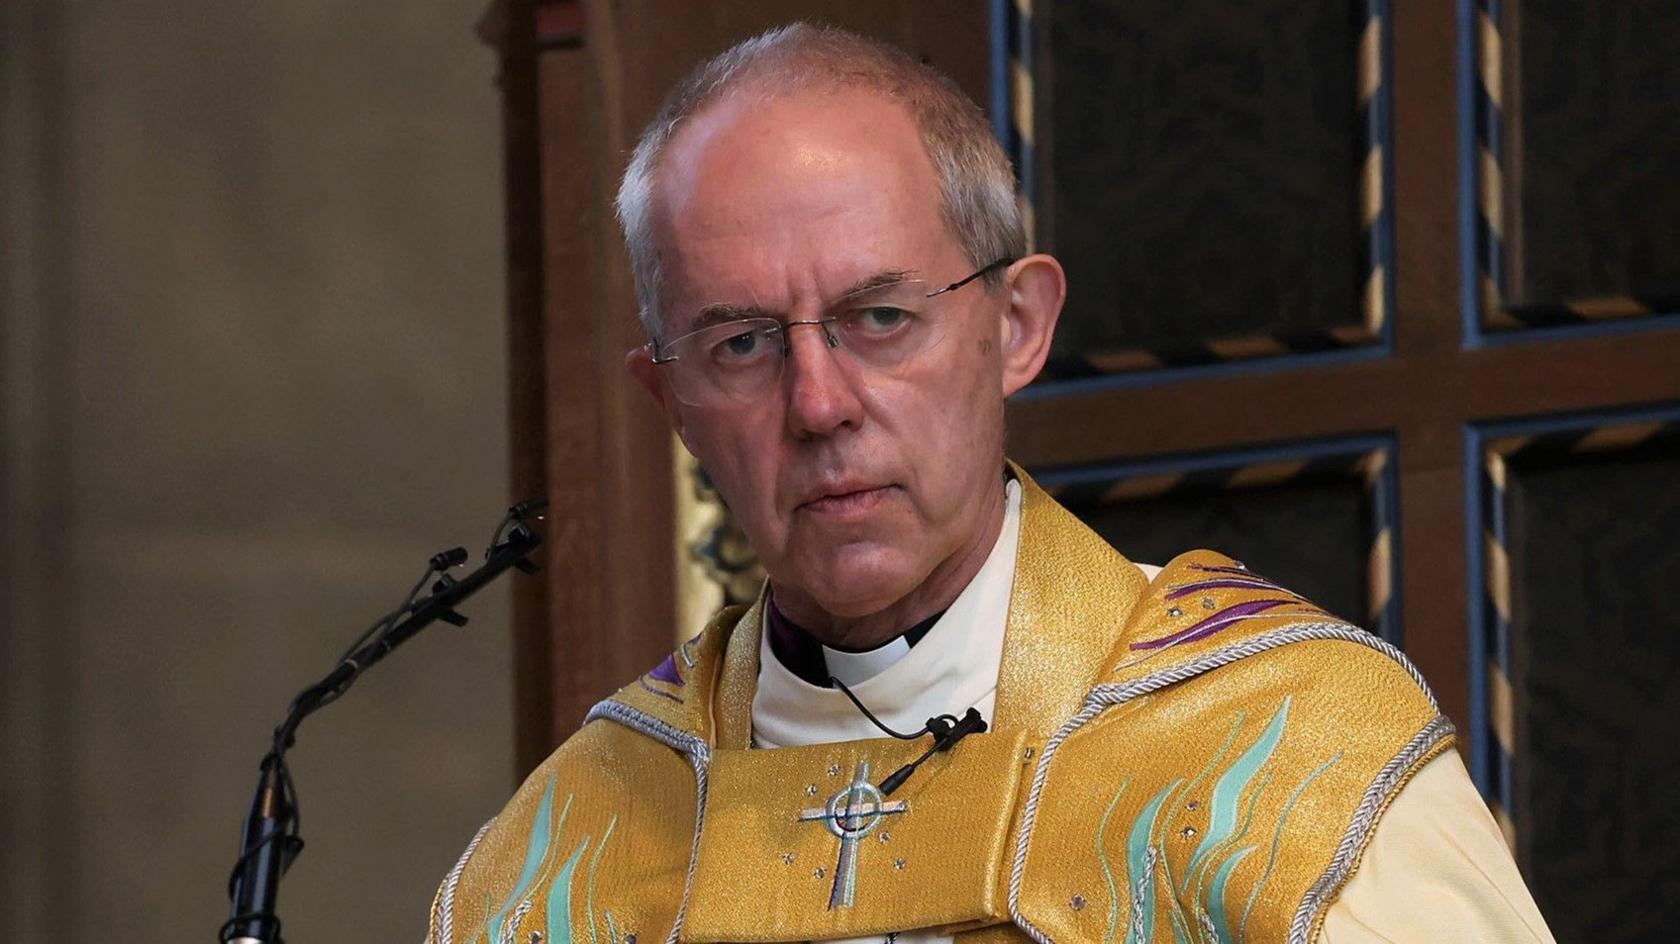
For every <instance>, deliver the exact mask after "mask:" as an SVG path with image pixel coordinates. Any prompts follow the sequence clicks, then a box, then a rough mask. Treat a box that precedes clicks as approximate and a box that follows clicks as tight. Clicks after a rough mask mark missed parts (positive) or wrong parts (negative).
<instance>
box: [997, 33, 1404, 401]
mask: <svg viewBox="0 0 1680 944" xmlns="http://www.w3.org/2000/svg"><path fill="white" fill-rule="evenodd" d="M1383 22H1384V21H1383V18H1382V16H1381V5H1379V4H1366V3H1298V2H1291V0H1266V2H1261V3H1249V4H1235V5H1233V4H1229V3H1222V2H1213V0H1197V2H1183V0H1141V2H1140V0H1101V2H1077V3H1075V2H1057V3H1053V4H1051V5H1049V6H1048V7H1047V8H1044V9H1043V10H1042V11H1041V12H1039V13H1038V14H1037V15H1036V19H1035V21H1031V22H1029V23H1028V24H1027V25H1026V27H1025V28H1027V29H1030V30H1032V31H1034V32H1036V33H1037V34H1038V36H1037V38H1036V40H1035V41H1034V42H1032V43H1031V45H1030V50H1031V52H1032V53H1033V54H1034V57H1033V63H1032V68H1031V75H1032V77H1033V78H1032V81H1033V83H1035V84H1036V85H1038V86H1043V88H1040V89H1039V90H1038V91H1037V92H1035V93H1034V94H1033V103H1034V106H1035V107H1037V108H1038V109H1039V111H1040V112H1041V113H1040V114H1037V116H1036V117H1035V118H1033V119H1031V124H1032V128H1031V129H1030V131H1029V133H1028V134H1026V135H1025V136H1024V138H1023V139H1022V140H1020V141H1017V142H1016V144H1017V150H1018V153H1020V154H1021V156H1023V157H1031V158H1032V160H1034V161H1036V162H1037V165H1038V167H1039V168H1040V169H1039V170H1036V171H1033V172H1032V180H1031V183H1032V184H1033V187H1032V191H1031V195H1032V196H1033V197H1035V198H1036V203H1037V206H1036V207H1035V216H1036V219H1037V229H1038V233H1039V236H1040V237H1041V243H1042V244H1043V245H1044V246H1045V248H1048V249H1049V250H1051V251H1053V252H1055V253H1056V254H1057V256H1058V257H1059V258H1060V259H1061V260H1062V262H1063V263H1064V264H1065V265H1066V267H1067V270H1068V276H1069V282H1070V285H1071V286H1072V288H1071V291H1070V294H1069V299H1068V307H1067V310H1066V312H1065V313H1064V314H1063V316H1062V323H1061V327H1060V329H1059V330H1058V333H1057V337H1056V347H1055V352H1054V354H1055V356H1054V357H1053V359H1052V363H1051V366H1050V372H1049V375H1048V376H1050V377H1068V376H1077V375H1080V374H1089V373H1094V372H1107V371H1115V370H1133V369H1145V368H1151V367H1160V366H1175V365H1182V364H1191V363H1204V362H1209V361H1219V360H1228V359H1233V358H1240V357H1252V356H1264V355H1275V354H1283V353H1290V352H1300V351H1312V350H1322V349H1329V348H1337V347H1345V346H1349V345H1356V344H1367V343H1372V342H1374V341H1375V340H1377V339H1378V338H1379V336H1380V335H1381V333H1382V330H1383V326H1384V324H1385V314H1386V309H1387V305H1386V287H1385V281H1386V280H1385V274H1384V265H1385V257H1386V255H1387V254H1388V243H1389V240H1388V236H1387V228H1388V221H1387V217H1386V216H1385V215H1384V205H1385V190H1386V172H1385V160H1386V155H1385V150H1384V147H1383V139H1384V136H1385V135H1386V129H1387V120H1386V110H1385V109H1386V97H1385V94H1384V92H1383V83H1384V80H1385V74H1386V73H1385V65H1384V64H1385V61H1386V60H1385V58H1384V49H1385V45H1384V35H1383ZM1029 147H1030V148H1031V149H1032V152H1031V154H1030V155H1029V154H1027V149H1028V148H1029Z"/></svg>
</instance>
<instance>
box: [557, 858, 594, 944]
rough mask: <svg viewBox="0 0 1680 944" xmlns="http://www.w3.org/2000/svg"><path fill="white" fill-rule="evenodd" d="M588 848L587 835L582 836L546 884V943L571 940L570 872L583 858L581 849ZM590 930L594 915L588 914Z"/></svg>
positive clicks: (568, 943)
mask: <svg viewBox="0 0 1680 944" xmlns="http://www.w3.org/2000/svg"><path fill="white" fill-rule="evenodd" d="M587 848H589V837H588V836H585V837H583V839H582V841H580V842H579V843H578V844H577V848H576V849H574V850H572V855H571V858H568V859H567V860H566V864H565V865H562V866H561V867H560V871H559V872H558V873H557V874H556V875H555V876H554V881H552V882H550V883H549V886H548V902H547V906H548V934H547V935H546V937H545V940H547V941H548V944H571V941H572V872H573V870H575V869H576V868H577V863H578V859H581V858H583V850H585V849H587ZM588 917H589V918H590V930H591V931H592V932H593V930H594V925H595V922H594V916H593V915H589V916H588Z"/></svg>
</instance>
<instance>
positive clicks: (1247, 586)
mask: <svg viewBox="0 0 1680 944" xmlns="http://www.w3.org/2000/svg"><path fill="white" fill-rule="evenodd" d="M1220 588H1235V589H1238V590H1271V591H1274V592H1276V593H1292V592H1293V591H1290V590H1285V589H1284V588H1282V587H1280V586H1278V585H1277V584H1275V583H1272V582H1271V581H1269V580H1256V579H1250V580H1238V579H1236V578H1234V577H1220V578H1218V579H1215V580H1198V581H1196V582H1195V583H1187V584H1183V585H1181V586H1179V587H1177V588H1175V589H1173V590H1171V591H1169V592H1168V593H1167V597H1166V598H1167V599H1169V600H1176V599H1178V598H1179V597H1187V596H1189V595H1191V594H1192V593H1200V592H1201V591H1203V590H1217V589H1220Z"/></svg>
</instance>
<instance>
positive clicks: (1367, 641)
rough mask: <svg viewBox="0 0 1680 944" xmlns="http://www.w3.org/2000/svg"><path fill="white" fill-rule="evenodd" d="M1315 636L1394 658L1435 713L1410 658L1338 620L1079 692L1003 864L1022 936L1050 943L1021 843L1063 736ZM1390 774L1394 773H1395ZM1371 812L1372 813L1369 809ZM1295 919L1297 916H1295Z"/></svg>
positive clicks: (1037, 771) (1042, 758)
mask: <svg viewBox="0 0 1680 944" xmlns="http://www.w3.org/2000/svg"><path fill="white" fill-rule="evenodd" d="M1315 639H1334V640H1340V641H1342V642H1351V643H1354V644H1355V645H1360V646H1365V647H1367V648H1370V649H1375V650H1377V651H1378V652H1381V653H1383V654H1384V655H1386V656H1388V657H1389V658H1391V659H1393V660H1394V661H1395V662H1398V663H1399V664H1400V667H1401V668H1403V669H1405V670H1406V674H1407V675H1408V676H1410V678H1411V680H1412V681H1413V682H1415V683H1416V684H1417V686H1418V688H1419V689H1421V690H1422V691H1423V694H1424V697H1426V698H1428V699H1429V704H1430V707H1432V708H1434V709H1435V711H1436V712H1437V713H1438V712H1440V710H1441V708H1440V705H1439V704H1437V703H1436V701H1435V693H1434V692H1432V691H1430V690H1429V683H1428V682H1425V681H1424V679H1423V675H1422V674H1421V673H1419V672H1418V670H1417V667H1416V666H1414V665H1412V663H1411V660H1409V659H1407V658H1406V656H1405V654H1404V653H1402V652H1401V651H1400V650H1398V649H1396V648H1394V647H1393V646H1391V645H1389V644H1388V643H1387V642H1384V641H1383V640H1381V639H1379V638H1377V637H1376V636H1374V635H1372V634H1371V633H1368V632H1366V631H1364V630H1362V629H1359V628H1357V627H1354V626H1350V625H1348V624H1347V623H1341V622H1322V623H1302V624H1298V625H1294V626H1286V627H1284V628H1282V629H1275V630H1272V631H1271V632H1267V633H1261V634H1260V635H1258V636H1255V637H1254V638H1252V639H1246V640H1244V641H1242V642H1239V643H1237V644H1235V645H1231V646H1226V647H1225V648H1223V649H1216V650H1214V651H1213V652H1209V653H1206V654H1204V655H1200V656H1197V657H1196V658H1194V659H1191V660H1190V661H1188V662H1185V663H1183V664H1182V665H1176V666H1173V667H1172V668H1170V669H1166V670H1164V671H1161V672H1156V673H1154V674H1152V675H1146V676H1144V677H1143V678H1140V679H1134V680H1133V681H1130V682H1120V683H1115V684H1110V685H1098V686H1096V687H1095V688H1093V689H1091V691H1090V693H1089V694H1087V695H1086V696H1085V704H1084V705H1083V706H1081V707H1080V709H1079V711H1078V713H1076V714H1075V715H1074V716H1073V717H1072V718H1070V719H1068V720H1067V722H1065V723H1064V724H1063V725H1062V726H1061V728H1059V729H1058V730H1057V731H1056V733H1055V734H1054V735H1052V736H1051V738H1050V740H1049V741H1047V742H1045V744H1044V750H1042V751H1040V752H1039V755H1038V765H1037V766H1036V767H1035V768H1034V770H1033V781H1032V787H1031V789H1030V790H1029V792H1028V793H1027V805H1026V808H1025V809H1023V810H1022V811H1021V831H1020V835H1019V836H1017V837H1016V840H1015V859H1014V862H1013V863H1012V864H1011V866H1010V869H1009V918H1010V920H1012V921H1014V922H1015V926H1016V927H1018V928H1020V929H1021V932H1022V933H1024V934H1025V935H1027V937H1030V938H1032V939H1033V940H1034V941H1036V942H1037V944H1054V942H1053V941H1052V940H1051V938H1050V936H1049V935H1047V934H1045V933H1044V931H1043V930H1041V929H1039V928H1038V927H1037V926H1036V925H1034V924H1033V923H1032V922H1031V921H1028V920H1027V919H1026V918H1025V917H1024V916H1022V914H1021V878H1022V875H1023V874H1024V872H1025V871H1026V865H1027V848H1028V846H1030V845H1031V843H1032V831H1033V825H1034V824H1035V823H1036V821H1037V819H1038V800H1039V795H1040V794H1041V793H1042V792H1043V789H1044V780H1045V778H1046V776H1047V775H1048V774H1049V771H1050V760H1051V758H1053V757H1055V756H1056V750H1057V749H1058V748H1060V747H1061V745H1062V742H1063V741H1066V740H1067V739H1068V736H1069V735H1071V734H1073V732H1075V731H1077V730H1079V729H1080V728H1082V727H1084V726H1085V725H1086V724H1087V723H1089V722H1090V721H1091V720H1092V719H1093V718H1095V717H1097V716H1098V715H1100V714H1102V713H1103V712H1104V711H1107V710H1108V709H1110V708H1113V707H1116V706H1118V705H1123V704H1125V703H1126V702H1128V701H1131V700H1132V699H1134V698H1138V697H1140V696H1144V695H1148V694H1150V693H1152V692H1156V691H1159V690H1161V689H1163V688H1166V687H1168V686H1171V685H1176V684H1178V683H1179V682H1182V681H1185V680H1186V679H1191V678H1194V677H1196V676H1198V675H1201V674H1202V673H1204V672H1207V671H1209V670H1212V669H1216V668H1219V667H1220V666H1223V665H1228V664H1230V663H1232V662H1235V661H1237V660H1239V659H1246V658H1248V657H1249V656H1252V655H1259V654H1260V653H1262V652H1266V651H1268V650H1271V649H1276V648H1277V647H1279V646H1286V645H1288V644H1290V643H1295V642H1307V641H1309V640H1315ZM1437 723H1442V724H1445V725H1446V733H1448V734H1450V733H1451V732H1452V724H1451V722H1448V721H1447V720H1446V719H1445V718H1441V717H1437V718H1436V720H1435V721H1434V722H1431V723H1430V726H1429V727H1426V728H1425V729H1424V730H1425V731H1428V730H1430V728H1432V727H1434V725H1435V724H1437ZM1410 747H1411V745H1410V744H1408V745H1407V748H1408V749H1409V748H1410ZM1404 753H1405V751H1404V750H1403V751H1402V752H1401V754H1404ZM1396 759H1398V758H1396ZM1393 763H1394V761H1393V760H1391V761H1390V762H1389V764H1390V765H1392V764H1393ZM1387 771H1388V767H1384V768H1383V771H1382V772H1379V773H1378V778H1377V779H1378V781H1379V782H1380V781H1381V780H1382V777H1383V773H1386V772H1387ZM1395 776H1398V774H1396V775H1395ZM1375 787H1376V784H1373V785H1372V789H1375ZM1369 797H1370V792H1369V791H1367V793H1366V799H1367V800H1368V799H1369ZM1380 799H1381V798H1380V796H1379V800H1378V802H1380ZM1364 806H1365V801H1364V800H1362V801H1361V803H1360V807H1359V809H1360V810H1363V809H1364ZM1372 815H1373V816H1374V815H1375V813H1374V811H1373V813H1372ZM1355 823H1356V824H1357V823H1358V815H1357V813H1356V814H1355ZM1350 835H1351V828H1350ZM1348 841H1349V840H1348V839H1347V838H1346V837H1344V838H1343V841H1342V844H1343V846H1346V845H1347V844H1348ZM1341 854H1342V853H1341V849H1340V848H1338V850H1337V853H1336V856H1335V857H1333V858H1332V859H1331V865H1332V867H1334V865H1335V863H1336V862H1337V861H1338V860H1339V859H1340V858H1341ZM1350 865H1351V864H1350ZM1329 875H1330V872H1329V871H1326V873H1325V876H1321V877H1320V879H1319V882H1320V883H1322V882H1323V881H1324V880H1325V878H1327V877H1329ZM1313 887H1314V889H1316V888H1317V887H1318V885H1317V884H1315V885H1314V886H1313ZM1335 887H1336V886H1334V885H1331V886H1330V888H1332V889H1333V888H1335ZM1308 898H1309V899H1310V898H1311V892H1309V893H1308ZM1302 907H1305V903H1303V906H1302ZM1297 920H1299V917H1298V916H1297ZM1294 941H1295V938H1294V936H1293V934H1292V935H1291V937H1290V942H1291V944H1294Z"/></svg>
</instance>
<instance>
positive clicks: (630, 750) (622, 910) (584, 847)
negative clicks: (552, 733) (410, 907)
mask: <svg viewBox="0 0 1680 944" xmlns="http://www.w3.org/2000/svg"><path fill="white" fill-rule="evenodd" d="M696 799H697V778H696V775H695V769H694V767H693V766H692V765H691V762H690V759H689V758H686V757H685V756H684V755H683V754H681V753H679V752H677V751H673V750H670V749H669V748H668V747H666V746H665V745H663V744H661V743H659V742H658V741H656V740H654V739H651V738H648V737H643V736H642V735H641V734H639V733H637V732H635V731H633V730H631V729H630V728H628V727H625V726H622V725H619V724H614V723H611V722H608V721H605V720H596V721H592V722H590V723H588V724H586V725H585V726H584V728H583V730H581V731H579V732H578V733H577V734H576V735H574V736H573V737H572V738H570V739H569V740H567V741H566V743H565V744H564V745H562V746H561V747H560V749H559V750H557V751H556V752H555V753H554V754H553V755H552V756H550V757H549V759H548V760H547V761H545V762H544V763H543V764H542V765H541V766H540V767H538V768H537V770H536V771H535V772H534V773H532V774H531V776H530V778H528V779H527V780H526V781H525V783H524V785H523V786H521V787H520V789H519V791H518V793H516V794H515V795H514V798H513V799H512V800H511V801H510V802H509V803H508V805H507V806H506V807H505V808H504V809H503V810H502V812H501V813H500V814H498V815H497V816H496V818H495V819H494V820H492V821H491V823H490V825H489V826H487V827H486V828H485V829H484V831H483V832H481V833H480V834H479V836H478V837H477V838H475V839H474V841H473V844H472V845H471V846H470V847H469V848H468V850H467V853H466V854H465V855H463V856H462V860H461V862H460V863H459V864H458V865H457V866H456V867H455V869H454V870H452V871H451V872H450V874H449V876H448V877H446V878H445V880H444V883H443V887H442V888H441V889H440V890H439V893H438V897H437V904H436V906H435V907H434V909H433V912H432V926H431V932H430V936H429V938H428V940H430V941H432V942H435V944H457V942H478V941H490V942H500V941H506V940H513V941H519V942H526V941H531V940H538V939H539V938H537V937H536V935H541V938H540V940H542V941H568V940H569V941H573V942H579V941H585V940H587V941H591V942H595V944H636V942H637V941H638V940H640V941H645V942H648V944H658V942H664V941H667V940H669V939H670V938H671V937H672V936H673V929H674V928H675V927H676V925H677V922H678V919H679V914H680V911H681V908H682V906H683V904H684V900H683V890H684V888H685V887H686V884H687V878H688V868H689V861H690V855H691V851H692V848H693V840H694V829H695V813H694V811H695V807H696Z"/></svg>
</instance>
